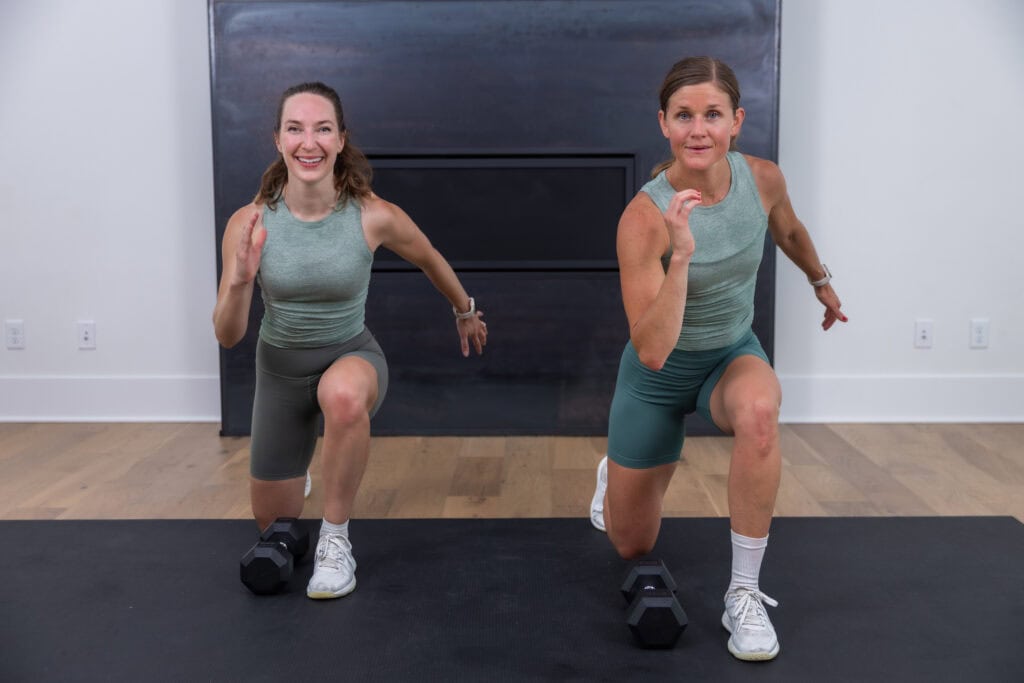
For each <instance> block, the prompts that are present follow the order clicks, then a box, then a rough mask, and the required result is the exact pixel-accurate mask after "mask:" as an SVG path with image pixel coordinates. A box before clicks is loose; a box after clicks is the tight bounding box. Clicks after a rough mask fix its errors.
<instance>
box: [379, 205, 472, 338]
mask: <svg viewBox="0 0 1024 683" xmlns="http://www.w3.org/2000/svg"><path fill="white" fill-rule="evenodd" d="M363 216H364V220H365V221H366V222H367V224H368V225H369V226H370V230H369V232H370V234H371V235H372V236H373V237H372V239H373V240H374V241H376V243H377V244H379V245H380V246H384V247H387V248H388V249H390V250H391V251H393V252H395V253H396V254H398V255H399V256H400V257H402V258H403V259H405V260H406V261H408V262H409V263H411V264H413V265H414V266H416V267H417V268H419V269H420V270H422V271H423V273H424V274H425V275H426V276H427V278H428V279H429V280H430V282H431V283H432V284H433V285H434V287H436V288H437V290H438V291H439V292H441V294H443V295H444V296H445V298H447V299H448V301H449V303H451V305H452V309H453V311H455V312H456V313H468V312H469V310H470V300H469V294H467V293H466V290H465V289H464V288H463V286H462V283H461V282H460V281H459V278H458V276H457V275H456V274H455V271H454V270H452V267H451V265H450V264H449V263H448V261H447V260H445V258H444V256H442V255H441V253H440V252H439V251H438V250H437V249H435V248H434V246H433V245H432V244H431V243H430V240H429V239H427V236H426V235H425V234H423V231H422V230H420V229H419V227H417V226H416V224H415V223H414V222H413V221H412V219H411V218H409V216H408V215H407V214H406V213H405V212H404V211H402V209H400V208H399V207H397V206H395V205H394V204H391V203H389V202H385V201H383V200H381V199H379V198H376V197H373V198H371V199H369V200H367V202H366V204H365V207H364V210H363ZM377 244H371V247H372V248H375V247H376V246H377ZM482 316H483V311H480V310H477V311H476V312H475V314H474V315H470V316H464V317H457V318H456V327H457V329H458V332H459V341H460V346H461V348H462V355H463V356H469V348H470V343H472V345H473V348H474V349H476V352H477V353H478V354H480V353H483V347H484V346H485V345H486V344H487V325H486V324H485V323H484V321H483V320H482V319H481V318H482Z"/></svg>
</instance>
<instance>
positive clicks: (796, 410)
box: [779, 375, 1024, 423]
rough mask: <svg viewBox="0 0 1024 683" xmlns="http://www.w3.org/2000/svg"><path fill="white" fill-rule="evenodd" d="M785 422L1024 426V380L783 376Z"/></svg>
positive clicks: (782, 418)
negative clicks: (936, 423) (943, 423)
mask: <svg viewBox="0 0 1024 683" xmlns="http://www.w3.org/2000/svg"><path fill="white" fill-rule="evenodd" d="M779 382H780V383H781V384H782V411H781V414H780V417H779V419H780V421H781V422H794V423H796V422H1024V375H858V376H831V377H824V376H821V375H817V376H793V375H779Z"/></svg>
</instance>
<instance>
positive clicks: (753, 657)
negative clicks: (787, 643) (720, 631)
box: [722, 612, 779, 662]
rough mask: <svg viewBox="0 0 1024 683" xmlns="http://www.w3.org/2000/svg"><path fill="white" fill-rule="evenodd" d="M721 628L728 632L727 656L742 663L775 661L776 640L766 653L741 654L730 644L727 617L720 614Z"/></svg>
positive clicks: (730, 635) (777, 649)
mask: <svg viewBox="0 0 1024 683" xmlns="http://www.w3.org/2000/svg"><path fill="white" fill-rule="evenodd" d="M722 628H724V629H725V630H726V631H728V632H729V642H728V647H729V654H731V655H732V656H733V657H735V658H736V659H742V660H743V661H744V662H766V661H768V660H769V659H775V658H776V657H777V656H778V654H779V641H778V640H777V639H776V641H775V647H774V648H772V649H771V650H769V651H768V652H741V651H740V650H737V649H736V647H735V646H734V645H733V644H732V629H731V628H730V627H729V615H728V614H726V613H724V612H723V613H722Z"/></svg>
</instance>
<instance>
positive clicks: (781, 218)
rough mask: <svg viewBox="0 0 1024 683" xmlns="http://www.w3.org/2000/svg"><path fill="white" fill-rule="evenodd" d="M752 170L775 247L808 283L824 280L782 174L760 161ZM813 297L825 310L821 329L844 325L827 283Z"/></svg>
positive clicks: (837, 299)
mask: <svg viewBox="0 0 1024 683" xmlns="http://www.w3.org/2000/svg"><path fill="white" fill-rule="evenodd" d="M751 166H752V168H753V169H754V174H755V177H756V178H757V184H758V187H759V189H760V190H761V194H762V196H763V197H764V198H765V201H766V203H767V204H768V206H769V207H770V209H771V210H770V211H769V213H768V229H769V230H770V231H771V234H772V239H774V240H775V244H777V245H778V247H779V249H781V250H782V253H784V254H785V255H786V256H787V257H788V258H789V260H790V261H792V262H793V263H794V265H796V267H797V268H799V269H800V270H802V271H803V273H804V275H806V276H807V279H808V281H810V282H815V281H819V280H826V279H827V278H826V271H825V267H824V266H823V265H822V263H821V259H819V258H818V252H817V250H816V249H815V248H814V242H813V241H812V240H811V235H810V233H809V232H808V231H807V228H806V227H804V224H803V223H802V222H800V219H799V218H797V216H796V212H795V211H794V210H793V205H792V203H791V202H790V200H789V193H788V192H787V190H786V179H785V178H784V177H783V175H782V171H781V170H779V167H778V166H776V165H775V164H773V163H771V162H770V161H765V160H763V159H753V160H752V164H751ZM814 294H815V296H816V297H818V301H820V302H821V303H822V305H823V306H824V307H825V318H824V320H822V323H821V326H822V329H825V330H827V329H829V328H831V327H832V325H833V324H835V322H836V321H837V320H839V321H841V322H846V321H847V317H846V315H845V314H844V313H843V312H842V311H841V310H840V307H841V306H842V304H841V303H840V301H839V296H838V295H837V294H836V293H835V290H833V289H832V285H831V283H828V282H826V283H825V284H824V285H822V286H820V287H815V288H814Z"/></svg>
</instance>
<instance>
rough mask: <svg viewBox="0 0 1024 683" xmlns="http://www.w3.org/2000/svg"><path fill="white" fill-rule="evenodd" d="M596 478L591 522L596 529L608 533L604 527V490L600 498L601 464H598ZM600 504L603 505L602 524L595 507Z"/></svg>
mask: <svg viewBox="0 0 1024 683" xmlns="http://www.w3.org/2000/svg"><path fill="white" fill-rule="evenodd" d="M596 479H597V482H596V484H595V486H594V497H593V498H591V499H590V524H591V525H592V526H593V527H594V528H595V529H597V530H598V531H604V532H605V533H607V531H606V530H605V528H604V494H603V492H602V493H601V496H600V498H598V492H599V491H601V467H600V465H598V468H597V475H596ZM598 504H600V505H601V513H600V514H601V522H600V524H599V523H598V520H597V516H596V515H597V513H596V512H594V509H595V508H596V507H597V506H598Z"/></svg>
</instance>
